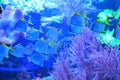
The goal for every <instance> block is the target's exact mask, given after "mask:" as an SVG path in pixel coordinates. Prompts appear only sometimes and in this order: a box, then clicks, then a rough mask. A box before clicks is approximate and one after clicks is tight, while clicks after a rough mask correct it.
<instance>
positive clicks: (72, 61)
mask: <svg viewBox="0 0 120 80" xmlns="http://www.w3.org/2000/svg"><path fill="white" fill-rule="evenodd" d="M82 31H83V33H82V34H78V35H76V36H75V37H73V40H72V44H71V46H70V47H69V48H68V49H67V50H66V51H64V52H62V51H61V52H60V55H59V57H58V59H57V60H56V63H55V64H54V70H53V72H52V74H51V75H52V76H53V77H54V79H55V80H119V79H120V76H119V75H120V56H119V55H120V52H119V47H111V46H108V45H105V44H101V43H100V42H99V41H98V40H97V38H96V35H95V34H93V33H92V32H91V31H90V30H89V29H88V28H86V27H84V28H83V29H82Z"/></svg>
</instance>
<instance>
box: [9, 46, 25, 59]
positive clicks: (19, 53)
mask: <svg viewBox="0 0 120 80" xmlns="http://www.w3.org/2000/svg"><path fill="white" fill-rule="evenodd" d="M10 53H11V54H12V55H13V56H15V57H24V53H25V48H24V47H23V46H22V45H21V44H17V45H15V46H14V47H11V51H10Z"/></svg>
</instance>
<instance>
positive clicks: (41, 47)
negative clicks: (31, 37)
mask: <svg viewBox="0 0 120 80" xmlns="http://www.w3.org/2000/svg"><path fill="white" fill-rule="evenodd" d="M34 50H35V51H36V52H38V53H40V54H41V53H42V54H47V50H48V44H47V42H46V41H44V40H42V39H41V40H38V41H37V42H36V43H35V45H34Z"/></svg>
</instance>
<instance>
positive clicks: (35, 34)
mask: <svg viewBox="0 0 120 80" xmlns="http://www.w3.org/2000/svg"><path fill="white" fill-rule="evenodd" d="M39 35H40V32H39V30H37V29H34V28H32V29H30V30H29V31H27V32H26V36H25V38H26V39H28V40H31V41H36V40H39Z"/></svg>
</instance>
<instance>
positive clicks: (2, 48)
mask: <svg viewBox="0 0 120 80" xmlns="http://www.w3.org/2000/svg"><path fill="white" fill-rule="evenodd" d="M9 49H10V48H9V47H8V46H6V45H5V44H4V43H3V44H0V56H1V57H5V58H8V57H9V56H8V54H9Z"/></svg>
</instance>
